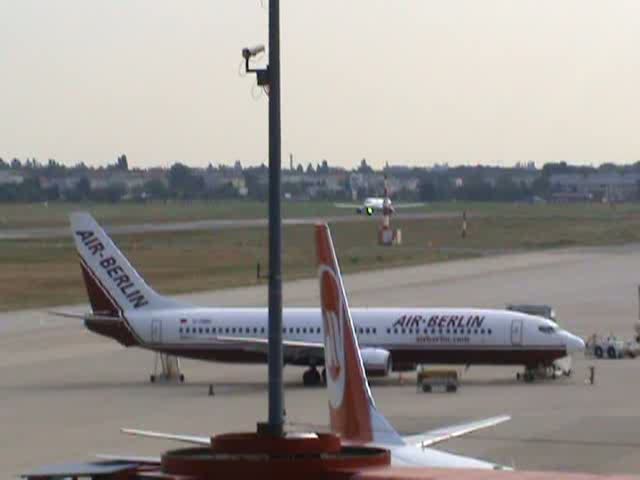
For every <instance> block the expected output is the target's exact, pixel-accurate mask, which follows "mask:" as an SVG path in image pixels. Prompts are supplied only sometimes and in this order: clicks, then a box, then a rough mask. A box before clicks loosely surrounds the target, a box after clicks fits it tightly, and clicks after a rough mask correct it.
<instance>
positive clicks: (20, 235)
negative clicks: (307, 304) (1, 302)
mask: <svg viewBox="0 0 640 480" xmlns="http://www.w3.org/2000/svg"><path fill="white" fill-rule="evenodd" d="M459 216H460V214H459V213H457V212H428V213H401V214H396V215H395V216H394V217H395V218H398V219H405V220H429V219H443V218H456V217H459ZM476 218H477V216H476ZM377 219H379V216H371V217H369V216H367V215H342V216H333V217H302V218H284V219H283V220H282V224H283V225H285V226H288V225H314V224H316V223H318V222H326V223H341V222H350V223H352V222H367V221H372V220H376V221H378V220H377ZM267 225H268V220H267V219H266V218H250V219H229V220H196V221H189V222H165V223H138V224H132V225H117V226H111V227H110V226H107V227H105V230H106V231H107V232H108V233H109V234H111V235H128V234H134V233H158V232H188V231H199V230H211V231H217V230H227V229H231V228H251V227H266V226H267ZM69 235H70V233H69V227H50V228H24V229H0V240H30V239H42V238H61V237H68V236H69Z"/></svg>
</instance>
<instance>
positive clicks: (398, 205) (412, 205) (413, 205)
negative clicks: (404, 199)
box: [393, 203, 427, 209]
mask: <svg viewBox="0 0 640 480" xmlns="http://www.w3.org/2000/svg"><path fill="white" fill-rule="evenodd" d="M426 205H427V204H426V203H394V204H393V208H396V209H397V208H420V207H424V206H426Z"/></svg>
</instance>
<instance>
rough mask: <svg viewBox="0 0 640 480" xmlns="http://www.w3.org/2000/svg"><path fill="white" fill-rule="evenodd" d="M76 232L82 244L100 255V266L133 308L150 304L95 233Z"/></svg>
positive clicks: (94, 254) (86, 231)
mask: <svg viewBox="0 0 640 480" xmlns="http://www.w3.org/2000/svg"><path fill="white" fill-rule="evenodd" d="M75 234H76V235H77V236H78V237H80V240H81V242H82V244H83V245H84V246H85V248H86V249H87V250H88V251H89V253H91V255H92V256H94V257H95V256H96V255H98V257H99V258H100V260H99V262H98V263H99V264H100V267H102V269H103V270H104V271H105V272H106V274H107V276H108V277H109V278H110V279H111V281H112V282H113V283H114V285H115V286H116V288H118V289H119V290H120V291H121V292H122V294H123V295H124V296H125V298H126V299H127V300H128V301H129V303H130V304H131V305H132V306H133V308H140V307H144V306H145V305H148V304H149V301H148V300H147V299H146V298H145V296H144V295H143V294H142V293H141V292H140V290H138V289H137V288H136V285H135V284H134V283H133V282H132V281H131V279H130V278H129V275H127V274H126V273H125V271H124V269H123V268H122V267H121V266H120V265H118V263H117V261H116V259H115V258H113V257H112V256H110V255H109V256H107V254H106V251H105V248H104V245H103V243H102V242H101V241H100V239H98V237H96V235H95V233H94V232H92V231H89V230H77V231H76V232H75Z"/></svg>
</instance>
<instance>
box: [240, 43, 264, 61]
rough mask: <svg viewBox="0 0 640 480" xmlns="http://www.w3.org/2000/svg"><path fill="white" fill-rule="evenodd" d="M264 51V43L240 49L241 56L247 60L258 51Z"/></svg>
mask: <svg viewBox="0 0 640 480" xmlns="http://www.w3.org/2000/svg"><path fill="white" fill-rule="evenodd" d="M262 52H264V45H256V46H255V47H251V48H243V49H242V57H243V58H244V59H245V60H249V59H250V58H251V57H255V56H256V55H258V54H259V53H262Z"/></svg>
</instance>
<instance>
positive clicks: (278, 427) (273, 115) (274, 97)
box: [268, 0, 284, 436]
mask: <svg viewBox="0 0 640 480" xmlns="http://www.w3.org/2000/svg"><path fill="white" fill-rule="evenodd" d="M268 68H269V431H270V433H271V434H272V435H275V436H282V435H283V434H284V392H283V385H282V366H283V365H282V364H283V353H282V263H281V254H282V238H281V233H282V231H281V223H282V222H281V213H280V163H281V156H280V2H279V0H270V1H269V67H268Z"/></svg>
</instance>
